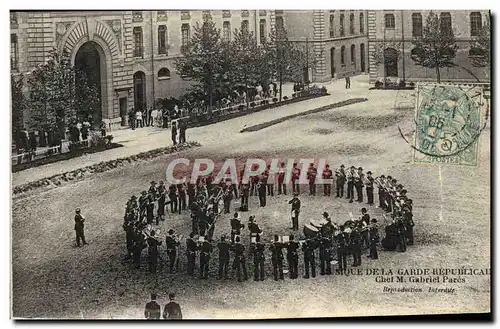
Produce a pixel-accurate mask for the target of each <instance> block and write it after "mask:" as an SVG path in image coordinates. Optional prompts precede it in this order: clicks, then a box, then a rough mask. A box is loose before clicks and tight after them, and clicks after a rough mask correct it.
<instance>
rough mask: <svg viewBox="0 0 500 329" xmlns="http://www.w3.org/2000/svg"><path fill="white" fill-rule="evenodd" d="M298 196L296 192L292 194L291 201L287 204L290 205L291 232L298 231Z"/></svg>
mask: <svg viewBox="0 0 500 329" xmlns="http://www.w3.org/2000/svg"><path fill="white" fill-rule="evenodd" d="M298 195H299V193H298V192H294V193H293V199H292V200H290V201H288V204H291V205H292V230H294V231H297V230H298V229H299V213H300V200H299V198H298Z"/></svg>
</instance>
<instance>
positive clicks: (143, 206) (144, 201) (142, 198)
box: [139, 191, 148, 220]
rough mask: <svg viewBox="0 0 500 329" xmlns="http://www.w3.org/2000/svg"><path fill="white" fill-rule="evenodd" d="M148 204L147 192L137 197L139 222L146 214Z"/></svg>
mask: <svg viewBox="0 0 500 329" xmlns="http://www.w3.org/2000/svg"><path fill="white" fill-rule="evenodd" d="M147 203H148V192H146V191H142V192H141V196H139V220H141V219H142V217H143V216H144V214H145V213H146V205H147Z"/></svg>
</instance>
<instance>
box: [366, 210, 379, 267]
mask: <svg viewBox="0 0 500 329" xmlns="http://www.w3.org/2000/svg"><path fill="white" fill-rule="evenodd" d="M379 239H380V237H379V233H378V225H377V220H376V219H375V218H373V219H372V224H371V225H370V254H369V255H368V257H369V258H371V259H378V252H377V243H378V242H379Z"/></svg>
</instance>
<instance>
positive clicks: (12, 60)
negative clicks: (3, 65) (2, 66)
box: [10, 34, 19, 70]
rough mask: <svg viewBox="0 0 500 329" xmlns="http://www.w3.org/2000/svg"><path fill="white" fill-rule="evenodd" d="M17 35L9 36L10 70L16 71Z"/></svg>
mask: <svg viewBox="0 0 500 329" xmlns="http://www.w3.org/2000/svg"><path fill="white" fill-rule="evenodd" d="M18 59H19V58H18V52H17V35H15V34H11V35H10V69H11V70H17V69H18Z"/></svg>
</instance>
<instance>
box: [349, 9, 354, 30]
mask: <svg viewBox="0 0 500 329" xmlns="http://www.w3.org/2000/svg"><path fill="white" fill-rule="evenodd" d="M349 33H350V34H351V35H353V34H354V14H351V15H349Z"/></svg>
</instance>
